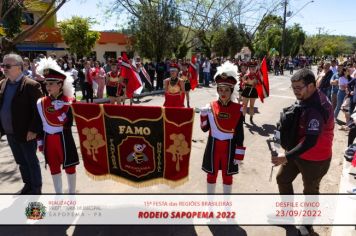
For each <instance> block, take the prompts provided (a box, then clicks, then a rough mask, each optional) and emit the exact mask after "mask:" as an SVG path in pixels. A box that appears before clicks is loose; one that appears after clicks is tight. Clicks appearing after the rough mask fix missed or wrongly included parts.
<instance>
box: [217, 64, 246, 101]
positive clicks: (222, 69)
mask: <svg viewBox="0 0 356 236" xmlns="http://www.w3.org/2000/svg"><path fill="white" fill-rule="evenodd" d="M216 69H217V71H216V73H215V76H214V80H215V78H216V77H217V76H218V75H221V74H223V73H225V74H226V75H227V76H232V77H234V78H235V79H236V81H237V83H236V84H235V88H234V91H233V92H232V94H231V98H230V100H231V101H234V102H236V101H237V97H238V91H239V85H240V81H239V74H238V68H237V66H236V65H234V64H233V63H231V62H230V61H226V62H224V63H223V64H222V65H221V66H218V67H217V68H216ZM218 96H219V95H218Z"/></svg>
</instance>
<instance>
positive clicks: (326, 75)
mask: <svg viewBox="0 0 356 236" xmlns="http://www.w3.org/2000/svg"><path fill="white" fill-rule="evenodd" d="M333 74H334V73H333V71H332V70H330V63H325V64H324V69H323V72H322V74H321V75H322V76H320V77H319V78H318V80H317V81H316V86H317V88H318V89H320V91H321V92H323V93H324V94H325V96H326V97H327V98H329V99H330V100H331V97H330V95H331V85H330V80H331V77H332V76H333Z"/></svg>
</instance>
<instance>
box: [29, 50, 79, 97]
mask: <svg viewBox="0 0 356 236" xmlns="http://www.w3.org/2000/svg"><path fill="white" fill-rule="evenodd" d="M46 69H52V70H56V71H58V72H60V73H62V74H64V75H66V79H65V80H64V82H63V88H62V89H63V94H64V95H65V96H67V97H70V98H74V87H73V82H74V79H73V76H71V75H70V74H69V73H68V72H65V71H64V70H62V68H61V67H60V66H59V65H58V64H57V62H56V61H55V60H53V59H52V58H51V57H48V58H42V59H41V60H40V61H39V63H38V67H37V68H36V72H37V73H38V74H40V75H43V72H44V70H46Z"/></svg>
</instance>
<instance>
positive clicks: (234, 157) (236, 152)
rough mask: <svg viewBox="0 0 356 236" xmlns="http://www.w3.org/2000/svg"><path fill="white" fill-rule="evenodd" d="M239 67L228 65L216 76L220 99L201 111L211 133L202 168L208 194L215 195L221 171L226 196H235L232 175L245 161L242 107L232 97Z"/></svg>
mask: <svg viewBox="0 0 356 236" xmlns="http://www.w3.org/2000/svg"><path fill="white" fill-rule="evenodd" d="M236 78H237V66H235V65H233V64H232V63H230V62H225V63H224V64H223V65H222V66H220V67H218V71H217V73H216V75H215V82H216V83H217V92H218V94H219V98H218V100H217V101H213V102H211V103H210V104H208V105H207V106H206V107H205V108H202V109H201V115H200V121H201V123H200V127H201V129H202V130H203V131H204V132H207V131H209V138H208V142H207V145H206V148H205V153H204V158H203V165H202V169H203V170H204V171H205V172H207V182H208V184H207V192H208V193H214V192H215V187H216V178H217V175H218V171H219V169H221V172H222V179H223V190H224V193H231V187H232V180H233V179H232V176H233V175H234V174H237V173H238V170H239V166H238V165H239V163H240V161H241V160H243V159H244V155H245V147H243V141H244V131H243V120H242V112H241V108H242V106H241V105H240V104H238V103H236V102H234V100H235V98H233V97H234V96H236V95H235V94H234V96H232V94H233V91H234V87H235V85H236V84H237V79H236Z"/></svg>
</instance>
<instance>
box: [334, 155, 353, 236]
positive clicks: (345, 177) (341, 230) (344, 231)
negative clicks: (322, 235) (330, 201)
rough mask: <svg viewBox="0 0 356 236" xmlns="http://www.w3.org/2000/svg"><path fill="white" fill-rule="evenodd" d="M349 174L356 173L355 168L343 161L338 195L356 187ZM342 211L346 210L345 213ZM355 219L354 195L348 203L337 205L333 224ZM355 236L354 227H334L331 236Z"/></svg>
mask: <svg viewBox="0 0 356 236" xmlns="http://www.w3.org/2000/svg"><path fill="white" fill-rule="evenodd" d="M349 173H356V168H354V167H352V166H351V164H350V162H347V161H346V160H345V159H344V163H343V171H342V175H341V178H340V186H339V187H340V189H339V193H341V194H345V193H347V190H350V189H351V188H355V187H356V179H355V178H354V177H353V176H352V175H350V174H349ZM343 209H348V210H347V211H345V210H343ZM345 218H348V219H350V218H354V219H356V195H350V197H349V201H347V202H341V201H339V202H338V203H337V207H336V212H335V218H334V222H343V220H342V219H345ZM340 235H342V236H356V225H355V226H334V227H333V229H332V232H331V236H340Z"/></svg>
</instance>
